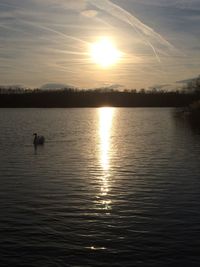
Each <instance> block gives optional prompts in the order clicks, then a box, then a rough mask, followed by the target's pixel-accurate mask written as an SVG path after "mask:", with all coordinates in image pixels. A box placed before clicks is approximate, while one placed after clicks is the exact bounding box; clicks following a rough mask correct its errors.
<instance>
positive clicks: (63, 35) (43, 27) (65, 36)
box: [19, 20, 89, 45]
mask: <svg viewBox="0 0 200 267" xmlns="http://www.w3.org/2000/svg"><path fill="white" fill-rule="evenodd" d="M19 21H21V22H23V23H25V24H29V25H31V26H34V27H37V28H39V29H42V30H45V31H49V32H53V33H55V34H57V35H60V36H61V37H64V38H68V39H71V40H74V41H77V42H81V43H83V44H87V45H88V44H89V43H88V42H86V41H84V40H82V39H79V38H77V37H73V36H71V35H67V34H65V33H63V32H60V31H57V30H54V29H52V28H49V27H46V26H42V25H40V24H38V23H36V22H29V21H23V20H19Z"/></svg>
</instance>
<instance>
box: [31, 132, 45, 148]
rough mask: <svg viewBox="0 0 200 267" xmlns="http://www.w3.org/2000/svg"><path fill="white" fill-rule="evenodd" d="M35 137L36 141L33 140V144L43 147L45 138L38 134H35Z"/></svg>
mask: <svg viewBox="0 0 200 267" xmlns="http://www.w3.org/2000/svg"><path fill="white" fill-rule="evenodd" d="M33 135H35V137H34V140H33V144H34V145H35V146H36V145H43V144H44V141H45V138H44V136H42V135H37V133H34V134H33Z"/></svg>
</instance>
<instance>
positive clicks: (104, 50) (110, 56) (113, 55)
mask: <svg viewBox="0 0 200 267" xmlns="http://www.w3.org/2000/svg"><path fill="white" fill-rule="evenodd" d="M90 56H91V59H92V61H93V62H94V63H96V64H97V65H99V66H101V67H102V68H108V67H110V66H112V65H114V64H116V63H117V62H118V61H119V60H120V58H121V56H122V53H121V52H120V51H119V50H118V49H117V48H116V47H115V45H114V44H113V42H112V41H111V40H110V39H109V38H106V37H103V38H101V39H99V40H98V41H97V42H95V43H93V44H91V47H90Z"/></svg>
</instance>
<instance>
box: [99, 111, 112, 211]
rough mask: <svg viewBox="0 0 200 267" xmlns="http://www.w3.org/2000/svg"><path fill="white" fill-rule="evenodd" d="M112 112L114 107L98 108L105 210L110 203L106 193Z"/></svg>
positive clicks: (102, 192) (102, 191)
mask: <svg viewBox="0 0 200 267" xmlns="http://www.w3.org/2000/svg"><path fill="white" fill-rule="evenodd" d="M114 112H115V109H114V108H111V107H103V108H100V109H99V137H100V164H101V168H102V170H103V175H102V178H101V192H100V199H101V204H102V206H103V209H105V210H109V209H110V204H111V200H110V199H108V197H107V195H108V193H109V187H110V154H111V152H112V151H111V140H110V139H111V133H112V122H113V116H114Z"/></svg>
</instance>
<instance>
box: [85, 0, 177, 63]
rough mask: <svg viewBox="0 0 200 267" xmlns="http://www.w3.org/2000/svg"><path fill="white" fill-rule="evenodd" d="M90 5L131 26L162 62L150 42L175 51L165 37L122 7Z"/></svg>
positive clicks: (94, 0) (94, 2)
mask: <svg viewBox="0 0 200 267" xmlns="http://www.w3.org/2000/svg"><path fill="white" fill-rule="evenodd" d="M87 1H88V2H89V3H90V4H92V5H94V6H96V7H97V8H99V9H101V10H103V11H105V12H108V13H110V14H111V15H112V16H114V17H116V18H118V19H119V20H121V21H123V22H125V23H127V24H129V25H131V26H132V27H133V28H134V29H135V30H136V31H137V32H138V33H139V34H140V35H141V37H142V38H143V40H144V41H145V42H146V44H148V45H149V46H150V47H151V49H152V50H153V52H154V54H155V56H156V58H157V59H158V60H159V61H160V59H159V56H158V54H157V52H156V49H155V48H154V46H153V45H152V43H151V42H150V41H149V39H150V38H151V40H153V41H154V42H156V43H158V44H159V45H162V46H164V47H165V48H167V50H170V51H171V50H174V49H175V48H174V46H173V45H172V44H170V43H169V42H168V41H167V40H165V38H164V37H163V36H161V35H160V34H159V33H157V32H156V31H154V30H153V29H152V28H150V27H149V26H147V25H146V24H144V23H142V22H141V21H140V20H139V19H138V18H136V17H135V16H133V15H132V14H131V13H129V12H128V11H126V10H124V9H123V8H121V7H120V6H118V5H116V4H114V3H112V2H111V1H109V0H101V1H99V0H87Z"/></svg>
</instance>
